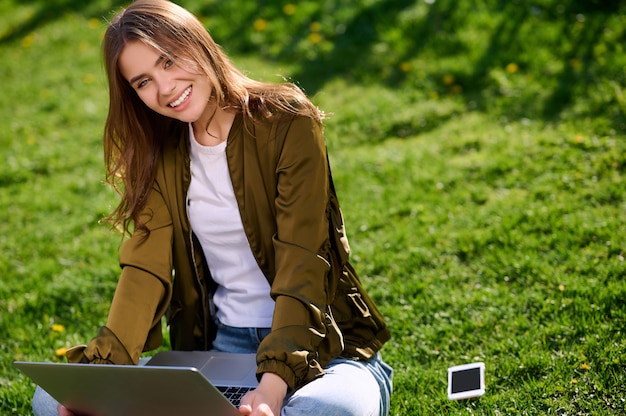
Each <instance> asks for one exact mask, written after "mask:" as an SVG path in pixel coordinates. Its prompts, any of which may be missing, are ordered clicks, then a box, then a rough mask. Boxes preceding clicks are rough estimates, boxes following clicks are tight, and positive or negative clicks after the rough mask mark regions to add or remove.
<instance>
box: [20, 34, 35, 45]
mask: <svg viewBox="0 0 626 416" xmlns="http://www.w3.org/2000/svg"><path fill="white" fill-rule="evenodd" d="M34 41H35V34H34V33H31V34H29V35H26V36H24V38H23V39H22V48H30V47H31V46H32V45H33V42H34Z"/></svg>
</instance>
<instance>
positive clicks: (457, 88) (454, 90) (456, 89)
mask: <svg viewBox="0 0 626 416" xmlns="http://www.w3.org/2000/svg"><path fill="white" fill-rule="evenodd" d="M450 91H452V94H460V93H462V92H463V87H462V86H460V85H458V84H457V85H453V86H452V89H451V90H450Z"/></svg>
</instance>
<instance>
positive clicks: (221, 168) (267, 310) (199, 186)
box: [187, 124, 274, 328]
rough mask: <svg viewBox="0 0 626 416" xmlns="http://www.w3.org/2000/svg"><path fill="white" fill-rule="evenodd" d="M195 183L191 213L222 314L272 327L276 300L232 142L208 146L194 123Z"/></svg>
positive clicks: (234, 322)
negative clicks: (252, 230) (242, 210)
mask: <svg viewBox="0 0 626 416" xmlns="http://www.w3.org/2000/svg"><path fill="white" fill-rule="evenodd" d="M189 131H190V141H191V184H190V186H189V190H188V193H187V213H188V216H189V221H190V223H191V229H192V230H193V232H194V234H195V235H196V237H197V238H198V240H199V241H200V244H201V245H202V250H203V251H204V255H205V257H206V260H207V263H208V265H209V270H210V271H211V276H212V277H213V280H214V281H215V282H216V283H217V284H218V287H217V290H216V292H215V295H214V297H213V301H214V303H215V306H216V307H217V317H218V319H219V320H220V321H221V322H222V323H224V324H226V325H229V326H234V327H256V328H269V327H271V325H272V315H273V313H274V300H273V299H272V298H271V297H270V286H269V283H268V282H267V279H266V278H265V276H264V275H263V272H261V269H260V268H259V265H258V264H257V262H256V259H255V258H254V256H253V254H252V250H251V249H250V244H249V243H248V239H247V237H246V234H245V232H244V229H243V223H242V222H241V216H240V214H239V208H238V206H237V200H236V199H235V192H234V191H233V185H232V182H231V179H230V173H229V171H228V163H227V161H226V141H224V142H222V143H220V144H218V145H217V146H202V145H201V144H199V143H198V142H197V141H196V139H195V137H194V134H193V129H192V127H191V124H190V125H189Z"/></svg>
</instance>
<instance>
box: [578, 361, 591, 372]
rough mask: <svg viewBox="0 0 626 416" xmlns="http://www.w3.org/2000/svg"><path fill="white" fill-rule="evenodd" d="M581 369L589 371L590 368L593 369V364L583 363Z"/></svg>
mask: <svg viewBox="0 0 626 416" xmlns="http://www.w3.org/2000/svg"><path fill="white" fill-rule="evenodd" d="M580 369H581V370H585V371H589V370H591V366H590V365H589V364H587V363H582V364H581V365H580Z"/></svg>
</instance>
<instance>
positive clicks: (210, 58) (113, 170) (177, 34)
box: [102, 0, 324, 233]
mask: <svg viewBox="0 0 626 416" xmlns="http://www.w3.org/2000/svg"><path fill="white" fill-rule="evenodd" d="M137 40H138V41H141V42H143V43H144V44H146V45H148V46H150V47H152V48H154V49H155V50H157V51H158V52H159V53H161V54H164V55H165V56H170V57H173V58H175V61H176V62H178V63H181V64H187V65H189V66H190V67H192V68H199V71H200V72H201V73H202V74H203V75H205V76H207V77H208V78H209V80H210V82H211V83H212V85H214V86H215V88H214V92H213V96H214V97H213V98H214V99H215V100H216V104H217V106H220V107H222V108H229V109H231V110H232V111H236V112H238V113H241V114H243V116H244V122H245V123H246V125H247V123H249V122H254V120H257V119H262V118H265V119H267V118H272V117H277V116H281V115H284V114H293V115H303V116H307V117H311V118H313V119H314V120H316V121H318V122H319V123H322V120H323V119H324V113H323V112H322V111H321V110H320V109H319V108H317V107H316V106H315V105H314V104H313V103H312V102H311V101H310V100H309V98H308V97H307V96H306V95H305V94H304V92H303V91H302V90H301V89H300V88H299V87H298V86H296V85H295V84H293V83H290V82H284V83H278V84H273V83H265V82H259V81H255V80H253V79H250V78H248V77H247V76H245V75H244V74H243V73H242V72H241V71H240V70H238V69H237V68H236V67H235V66H234V65H233V64H232V63H231V62H230V60H229V59H228V57H227V56H226V54H225V53H224V52H223V51H222V49H221V48H220V46H219V45H217V44H216V43H215V41H214V40H213V38H212V37H211V36H210V34H209V33H208V31H207V30H206V29H205V27H204V26H203V25H202V23H201V22H200V21H199V20H198V19H197V18H196V17H195V16H194V15H193V14H191V13H190V12H189V11H187V10H186V9H184V8H182V7H180V6H178V5H176V4H174V3H172V2H169V1H166V0H138V1H135V2H134V3H132V4H131V5H130V6H128V7H127V8H126V9H125V10H123V11H122V12H120V13H119V14H118V15H116V16H115V17H114V18H113V20H112V21H111V22H110V23H109V25H108V27H107V30H106V32H105V35H104V40H103V43H102V49H103V58H104V65H105V70H106V74H107V77H108V82H109V112H108V115H107V119H106V123H105V127H104V159H105V166H106V181H107V183H109V184H110V185H112V186H113V188H115V190H116V191H117V192H118V193H119V194H120V196H121V201H120V203H119V205H118V206H117V208H115V210H114V211H113V212H112V213H111V214H110V215H109V216H108V220H109V222H110V223H111V224H112V225H113V226H114V227H120V228H121V229H122V230H123V232H124V233H130V232H131V230H130V228H131V226H134V229H135V230H143V231H145V232H148V230H147V228H146V226H145V224H144V223H143V222H142V221H141V220H140V217H139V214H140V213H141V211H142V209H143V208H144V206H145V204H146V201H147V199H148V195H149V193H150V191H151V189H152V184H153V182H154V178H155V174H156V165H157V161H158V159H159V158H160V156H161V149H162V146H163V144H164V143H165V142H166V141H167V140H173V138H172V137H168V136H169V135H168V134H167V132H171V131H172V126H173V125H175V124H176V123H180V122H178V121H176V120H173V119H170V118H168V117H165V116H162V115H160V114H158V113H156V112H154V111H152V110H150V109H149V108H148V107H147V106H146V105H145V104H144V103H143V102H142V101H141V100H140V99H139V97H138V96H137V94H136V92H135V90H134V89H133V88H132V87H131V85H130V84H129V83H128V81H127V80H126V79H125V78H124V77H123V76H122V74H121V72H120V69H119V62H118V61H119V56H120V54H121V52H122V50H123V49H124V47H125V46H126V44H127V43H128V42H131V41H137Z"/></svg>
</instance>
